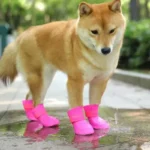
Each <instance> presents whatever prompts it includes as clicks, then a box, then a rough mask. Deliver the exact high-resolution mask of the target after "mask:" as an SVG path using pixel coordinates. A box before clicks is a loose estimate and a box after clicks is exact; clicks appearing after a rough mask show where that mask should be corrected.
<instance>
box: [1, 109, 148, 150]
mask: <svg viewBox="0 0 150 150" xmlns="http://www.w3.org/2000/svg"><path fill="white" fill-rule="evenodd" d="M49 113H50V114H51V115H54V116H57V117H58V118H59V119H60V120H61V124H60V126H59V127H54V128H43V129H41V130H39V131H37V132H34V131H33V129H32V128H30V127H31V124H32V123H33V122H28V121H27V120H26V118H25V115H24V112H23V111H13V112H11V111H9V112H7V113H6V114H5V118H2V116H3V115H4V114H3V113H1V122H0V124H1V125H0V150H29V149H31V150H150V113H149V110H119V109H118V110H116V109H111V108H106V107H103V108H101V110H100V114H101V116H102V117H103V118H105V119H106V120H107V121H108V122H109V123H110V125H111V128H110V130H109V131H108V130H95V133H94V134H93V135H89V136H79V135H74V133H73V129H72V126H71V124H70V123H69V120H68V118H67V115H66V110H56V111H49Z"/></svg>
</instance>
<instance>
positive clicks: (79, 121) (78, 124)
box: [68, 107, 94, 135]
mask: <svg viewBox="0 0 150 150" xmlns="http://www.w3.org/2000/svg"><path fill="white" fill-rule="evenodd" d="M68 116H69V119H70V122H71V123H72V125H73V128H74V132H75V133H76V134H78V135H89V134H93V133H94V130H93V128H92V126H91V125H90V124H89V123H88V122H87V121H86V120H85V118H84V114H83V107H76V108H73V109H71V110H69V111H68Z"/></svg>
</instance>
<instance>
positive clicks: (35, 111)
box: [27, 65, 59, 127]
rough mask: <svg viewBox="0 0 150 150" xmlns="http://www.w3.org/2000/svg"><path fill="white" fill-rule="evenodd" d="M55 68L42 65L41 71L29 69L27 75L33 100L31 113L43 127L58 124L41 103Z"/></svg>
mask: <svg viewBox="0 0 150 150" xmlns="http://www.w3.org/2000/svg"><path fill="white" fill-rule="evenodd" d="M55 72H56V69H55V68H54V67H52V66H51V65H44V67H43V68H42V71H39V72H33V71H31V72H30V73H29V74H28V75H27V83H28V86H29V89H30V92H31V95H32V98H33V101H34V107H33V108H32V111H31V114H32V115H33V116H34V117H35V118H36V119H37V120H38V121H39V122H40V123H41V124H42V125H43V126H45V127H52V126H56V125H58V124H59V120H58V119H57V118H55V117H52V116H49V115H48V113H47V112H46V109H45V108H44V105H43V100H44V97H45V95H46V92H47V89H48V87H49V85H50V83H51V81H52V79H53V77H54V74H55Z"/></svg>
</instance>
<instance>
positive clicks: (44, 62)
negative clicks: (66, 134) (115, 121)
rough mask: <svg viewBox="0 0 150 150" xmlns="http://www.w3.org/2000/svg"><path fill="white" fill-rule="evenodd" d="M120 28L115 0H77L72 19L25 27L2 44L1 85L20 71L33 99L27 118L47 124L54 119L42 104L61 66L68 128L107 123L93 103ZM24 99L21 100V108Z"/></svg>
mask: <svg viewBox="0 0 150 150" xmlns="http://www.w3.org/2000/svg"><path fill="white" fill-rule="evenodd" d="M125 27H126V21H125V18H124V16H123V14H122V10H121V0H113V1H112V2H108V3H101V4H89V3H85V2H82V3H81V4H80V5H79V17H78V18H77V19H76V20H69V21H58V22H52V23H48V24H44V25H40V26H35V27H31V28H29V29H28V30H26V31H24V32H23V33H22V34H21V35H20V36H19V37H18V38H17V39H16V40H15V41H14V42H13V43H11V44H10V45H8V46H7V47H6V48H5V51H4V54H3V56H2V58H1V60H0V79H1V80H2V81H3V82H4V83H5V84H7V83H8V81H10V82H12V81H13V80H14V78H15V77H16V76H17V74H18V72H20V73H22V75H23V77H24V78H25V80H26V82H27V84H28V87H29V93H28V94H27V97H26V99H29V98H30V99H33V101H32V102H31V103H32V104H31V103H30V104H31V105H32V107H31V108H30V111H28V114H29V115H28V118H29V119H30V120H32V119H33V118H34V119H33V120H36V119H39V118H40V119H39V120H40V121H41V123H42V124H43V125H44V126H53V125H58V124H59V121H58V120H57V119H56V118H54V117H51V116H48V114H47V113H46V112H45V109H44V107H43V105H42V103H43V100H44V97H45V94H46V91H47V89H48V87H49V85H50V83H51V81H52V79H53V77H54V75H55V73H56V71H57V70H61V71H62V72H64V73H66V74H67V76H68V82H67V89H68V99H69V104H70V108H71V109H70V110H69V111H68V115H69V118H70V121H71V122H72V124H73V127H74V131H75V133H76V134H81V135H87V134H92V133H93V128H94V129H100V128H104V127H108V123H107V122H106V121H105V120H103V119H102V118H100V117H99V116H98V105H99V104H100V102H101V97H102V95H103V93H104V91H105V88H106V85H107V82H108V80H109V79H110V77H111V75H112V74H113V72H114V70H115V69H116V67H117V64H118V60H119V55H120V49H121V46H122V42H123V36H124V32H125ZM86 83H89V84H90V90H89V98H90V99H89V103H90V104H89V105H88V106H85V107H83V98H82V97H83V88H84V85H85V84H86ZM27 103H29V101H28V102H27ZM30 104H26V101H25V102H24V108H25V110H26V108H27V107H26V105H27V106H29V105H30ZM39 106H40V107H39ZM83 111H85V114H86V116H87V118H88V120H89V122H88V121H86V120H85V118H84V115H83ZM26 112H27V110H26ZM30 115H32V117H33V118H32V117H31V116H30ZM43 115H44V117H43ZM30 117H31V118H32V119H31V118H30ZM41 118H42V119H41ZM43 118H45V119H43ZM45 121H47V123H45V124H44V123H43V122H45ZM54 122H55V123H54Z"/></svg>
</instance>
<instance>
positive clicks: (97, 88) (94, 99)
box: [89, 78, 108, 104]
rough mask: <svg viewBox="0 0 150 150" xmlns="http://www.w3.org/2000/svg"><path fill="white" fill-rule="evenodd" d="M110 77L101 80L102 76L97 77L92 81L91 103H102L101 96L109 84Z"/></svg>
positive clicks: (90, 90)
mask: <svg viewBox="0 0 150 150" xmlns="http://www.w3.org/2000/svg"><path fill="white" fill-rule="evenodd" d="M107 82H108V79H105V80H101V79H100V78H95V79H94V80H92V81H91V83H90V89H89V101H90V104H100V103H101V98H102V96H103V94H104V91H105V89H106V86H107Z"/></svg>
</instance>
